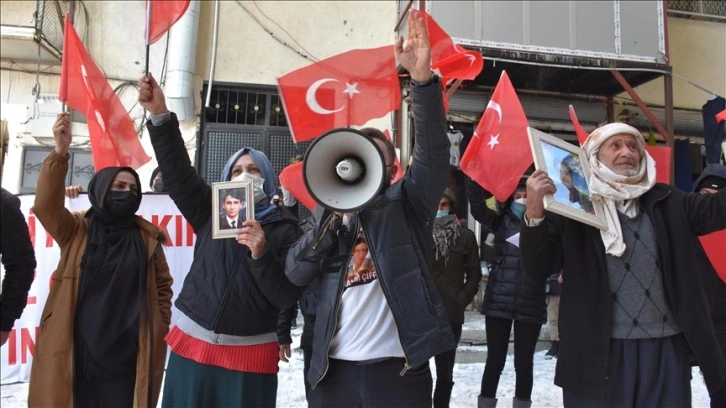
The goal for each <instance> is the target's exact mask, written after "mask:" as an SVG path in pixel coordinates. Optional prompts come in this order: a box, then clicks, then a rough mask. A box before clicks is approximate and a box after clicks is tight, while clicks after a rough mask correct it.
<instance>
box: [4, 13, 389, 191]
mask: <svg viewBox="0 0 726 408" xmlns="http://www.w3.org/2000/svg"><path fill="white" fill-rule="evenodd" d="M83 4H85V6H86V8H87V11H88V20H89V21H88V22H86V21H85V20H86V19H85V15H84V13H83V12H82V9H81V12H80V13H79V15H78V17H77V18H76V21H75V27H76V31H77V32H78V33H79V35H80V36H81V37H82V38H83V39H84V41H85V44H86V48H87V49H88V50H89V52H90V53H91V55H92V56H93V57H94V59H95V60H96V62H97V63H98V65H99V66H100V67H101V69H103V71H104V72H105V73H106V76H107V77H109V78H110V83H111V86H112V87H116V86H119V85H120V84H122V83H123V82H124V81H136V80H138V78H139V77H140V76H141V75H142V74H143V71H144V63H145V61H144V58H145V45H144V21H145V6H144V4H145V2H144V1H140V0H137V1H84V2H83ZM35 7H36V2H34V1H2V2H0V23H2V24H4V25H24V26H32V25H33V24H34V23H33V19H32V16H33V13H34V11H35ZM77 7H80V3H77ZM396 13H397V2H396V1H394V0H386V1H255V2H252V1H241V2H236V1H221V2H220V15H219V34H218V43H217V59H216V69H215V75H214V81H219V82H228V83H246V84H264V85H275V83H276V78H277V77H279V76H281V75H284V74H286V73H288V72H290V71H292V70H295V69H297V68H301V67H303V66H306V65H308V64H311V63H313V61H314V60H316V59H324V58H327V57H330V56H333V55H336V54H339V53H342V52H345V51H348V50H351V49H355V48H372V47H377V46H381V45H386V44H392V43H393V42H394V40H395V35H394V31H393V28H394V26H395V24H396V21H397V18H398V16H397V14H396ZM213 22H214V2H213V1H207V0H205V1H202V3H201V10H200V21H199V32H198V38H197V45H196V73H195V89H194V100H195V108H196V109H195V111H196V113H197V115H198V114H199V112H200V108H201V104H202V98H201V96H200V94H201V91H202V84H203V83H204V81H206V80H207V79H208V77H209V66H210V57H211V50H212V44H211V41H212V33H213ZM29 46H34V43H30V44H29ZM165 48H166V38H162V39H161V40H159V41H158V42H157V43H156V44H153V45H152V46H151V55H150V58H149V60H150V64H149V65H150V72H151V73H152V74H153V75H154V76H155V77H156V78H159V77H160V76H161V68H162V64H163V59H164V51H165ZM1 53H2V50H0V54H1ZM301 54H304V55H307V56H308V57H309V58H305V57H303V56H301ZM0 68H1V69H0V95H1V96H2V109H0V116H2V118H3V119H5V118H7V120H8V121H9V128H10V135H11V143H10V148H11V151H10V154H9V156H8V158H7V159H6V164H5V166H4V171H3V176H2V185H3V187H5V188H7V189H8V190H10V191H13V192H17V191H18V185H19V181H20V165H21V164H20V161H21V157H19V156H20V152H21V151H20V145H21V144H22V143H23V142H24V141H27V140H28V138H27V135H25V134H23V133H24V132H28V131H29V127H28V128H27V129H26V126H25V125H22V122H24V121H26V120H27V119H28V117H29V116H30V115H32V113H33V104H34V96H33V95H32V94H31V91H32V89H33V86H34V84H35V77H36V75H35V70H36V67H35V65H27V64H25V65H19V64H17V63H13V62H12V61H8V60H7V59H6V58H2V64H1V65H0ZM21 71H22V72H21ZM41 71H42V74H41V75H40V76H39V82H40V84H41V89H42V93H57V89H58V83H59V79H60V76H59V72H60V65H57V66H41ZM120 96H121V100H122V102H123V103H124V106H126V108H127V109H131V108H132V106H134V105H135V102H136V96H137V94H136V91H135V89H133V87H127V88H126V90H125V91H124V92H123V93H122V94H121V95H120ZM23 112H25V113H23ZM141 113H142V110H141V109H139V107H138V105H137V106H136V107H135V108H134V110H132V112H131V116H132V118H134V119H136V120H140V115H141ZM196 122H197V121H191V122H189V123H186V124H183V125H182V134H183V136H184V138H185V140H187V141H188V144H187V146H188V148H189V153H190V156H191V158H192V160H194V154H195V151H194V150H195V145H196V144H195V140H194V137H195V131H196V126H197V123H196ZM376 125H378V126H390V120H387V121H384V123H376ZM49 136H52V135H49ZM13 141H14V142H13ZM49 141H50V142H52V139H51V140H49ZM142 144H143V145H144V148H145V149H146V151H147V153H148V154H149V155H150V156H152V157H153V150H152V149H151V146H150V143H149V142H148V136H147V135H146V134H144V136H143V137H142ZM155 167H156V161H155V160H152V162H150V163H148V164H146V165H144V166H143V167H141V168H140V169H139V174H140V176H141V179H142V180H147V179H148V178H149V176H150V174H151V171H152V170H153V169H154V168H155ZM145 188H147V187H145Z"/></svg>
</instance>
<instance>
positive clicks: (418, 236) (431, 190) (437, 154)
mask: <svg viewBox="0 0 726 408" xmlns="http://www.w3.org/2000/svg"><path fill="white" fill-rule="evenodd" d="M403 40H404V39H403V38H398V39H397V41H396V45H395V53H396V57H397V59H398V61H399V63H400V64H401V66H403V67H404V68H405V69H406V70H408V72H409V73H410V74H411V82H412V84H413V86H412V91H411V93H412V96H413V107H412V108H413V116H414V122H415V132H416V133H415V140H416V144H415V146H414V150H413V163H412V164H411V166H410V168H409V171H408V172H407V173H406V175H405V176H404V177H403V179H401V180H400V181H398V182H396V183H394V184H392V185H391V180H392V179H393V177H394V175H395V174H396V170H397V169H396V165H395V150H394V148H393V145H392V144H391V142H390V141H389V140H388V139H387V138H386V137H385V136H384V135H383V133H381V132H380V131H379V130H377V129H372V128H366V129H362V130H361V131H353V130H350V132H339V133H340V135H339V137H338V138H346V137H350V138H356V137H358V138H360V137H363V138H367V139H366V140H369V141H370V142H371V143H372V144H373V145H374V146H375V149H374V150H378V151H379V152H380V153H379V155H380V156H382V160H379V161H381V162H382V163H381V164H380V165H376V164H375V162H376V160H367V159H365V157H363V156H366V153H365V152H363V154H360V155H356V154H349V153H345V154H342V155H341V154H338V155H336V156H342V158H340V157H339V158H336V159H335V160H332V161H331V162H330V165H329V166H328V169H327V170H326V169H323V170H317V171H313V170H311V171H312V173H314V174H316V175H318V174H317V173H326V172H327V173H328V174H330V177H329V178H330V181H326V182H324V183H322V185H315V181H316V180H313V178H315V179H317V178H316V177H307V173H308V171H307V170H305V173H306V183H307V185H308V188H309V189H310V190H311V193H312V195H313V196H314V198H315V199H316V201H318V203H320V204H321V205H320V206H318V208H317V210H316V211H315V213H314V215H315V216H316V219H317V220H318V222H317V224H316V226H315V228H312V229H311V230H310V231H308V232H307V233H306V234H305V235H304V236H303V237H302V238H301V239H300V240H299V241H298V242H297V243H296V244H295V245H294V246H293V247H292V248H291V249H290V251H289V253H288V256H287V264H286V274H287V276H288V278H289V279H290V281H291V282H292V283H294V284H296V285H299V286H304V285H306V284H308V283H309V282H312V281H313V280H314V279H316V278H320V297H319V301H318V304H317V311H316V312H317V319H316V324H315V334H314V338H313V339H314V340H313V341H314V345H313V357H312V362H311V367H310V370H309V373H308V376H307V380H308V381H309V383H310V384H311V386H312V389H311V390H310V392H309V394H308V403H309V405H310V406H311V407H320V406H363V407H367V406H397V407H404V406H416V407H424V406H429V407H430V406H431V402H432V399H431V392H432V377H431V371H430V369H429V366H428V361H429V359H430V358H431V357H433V356H435V355H437V354H440V353H442V352H444V351H447V350H451V349H453V348H454V347H455V344H454V339H453V335H452V332H451V329H450V327H449V322H448V319H447V316H446V312H445V310H444V307H443V305H442V303H441V299H440V297H439V294H438V291H437V289H436V285H435V283H434V281H433V279H432V277H431V254H432V253H433V248H432V238H431V237H432V226H433V221H434V219H435V216H436V212H437V209H438V204H439V199H440V198H441V196H442V194H443V192H444V188H445V187H446V184H447V182H448V179H449V139H448V138H447V136H446V115H445V113H444V107H443V100H442V93H441V88H440V84H439V79H438V78H437V77H436V76H434V75H433V74H432V72H431V69H430V63H431V45H430V44H429V40H428V31H427V28H426V24H425V22H424V20H423V18H422V17H421V15H420V14H419V12H418V11H412V12H411V14H410V15H409V19H408V35H407V38H406V41H405V42H404V41H403ZM346 133H350V135H347V136H346ZM354 134H358V135H357V136H356V135H354ZM360 134H362V136H361V135H360ZM321 138H322V137H321ZM327 139H331V138H327ZM331 140H333V139H331ZM320 143H325V145H326V146H327V147H328V149H327V150H326V151H327V152H328V155H332V154H331V153H330V150H329V149H331V148H332V149H334V150H338V153H341V152H342V148H340V149H339V148H338V147H337V144H336V143H334V142H322V141H321V142H320ZM371 143H368V144H371ZM352 144H354V145H359V146H361V150H368V148H367V147H364V146H366V143H365V142H360V143H358V142H353V143H352ZM341 145H342V143H341ZM310 150H311V151H309V152H308V156H307V157H306V160H305V161H306V162H307V161H309V160H310V158H311V155H314V153H315V152H316V151H318V150H320V149H319V148H315V147H314V145H311V147H310ZM321 156H323V155H321ZM359 156H360V157H363V159H361V158H360V157H359ZM373 156H375V155H373ZM349 157H350V158H351V159H350V160H349ZM321 161H322V160H321ZM356 161H358V162H359V163H358V164H360V163H362V166H360V168H357V167H358V166H357V164H356V163H354V164H352V165H351V164H350V163H351V162H356ZM310 162H311V163H315V160H311V161H310ZM319 162H320V161H318V163H319ZM341 163H342V166H352V167H346V168H341ZM381 166H382V167H383V168H382V169H379V168H378V167H381ZM379 170H380V171H381V172H382V173H383V175H382V177H381V178H382V179H383V180H384V181H383V182H381V183H380V184H381V185H380V186H378V185H376V186H375V187H374V188H370V187H368V186H367V183H366V179H367V178H369V177H370V178H372V179H376V178H377V177H374V176H375V175H376V174H378V171H379ZM349 171H353V172H354V173H355V174H356V177H348V172H349ZM371 174H372V175H373V176H371ZM359 176H360V177H359ZM360 178H362V179H363V180H362V181H361V180H359V179H360ZM338 179H340V180H342V181H341V183H342V184H341V185H343V184H347V185H353V186H358V185H359V186H362V187H353V190H351V191H350V194H356V188H358V190H357V191H358V192H362V193H363V194H364V195H365V194H367V193H368V192H371V191H372V192H373V194H372V197H365V199H364V200H362V201H361V202H355V203H353V204H350V203H347V200H346V199H345V197H333V198H332V199H331V197H325V192H326V191H328V190H329V191H334V190H335V189H334V188H330V186H335V183H337V181H335V182H334V181H333V180H338ZM336 203H342V204H336ZM360 236H362V237H363V238H365V240H366V242H367V243H368V250H369V253H370V257H371V260H372V261H373V264H374V265H375V274H368V275H367V276H368V277H367V278H366V280H365V282H358V284H356V285H349V286H347V287H346V285H344V283H345V282H344V280H345V276H346V266H347V265H348V260H349V259H350V257H351V256H352V251H353V248H354V244H355V242H356V239H357V238H358V237H360Z"/></svg>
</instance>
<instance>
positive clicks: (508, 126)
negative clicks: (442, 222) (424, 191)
mask: <svg viewBox="0 0 726 408" xmlns="http://www.w3.org/2000/svg"><path fill="white" fill-rule="evenodd" d="M527 125H528V123H527V116H525V114H524V109H522V104H521V103H520V102H519V98H518V97H517V93H516V92H515V91H514V87H513V86H512V82H511V81H510V80H509V76H508V75H507V73H506V71H502V76H501V77H500V78H499V83H498V84H497V87H496V89H494V93H493V94H492V97H491V99H490V100H489V103H488V104H487V107H486V109H485V110H484V113H483V114H482V118H481V120H480V121H479V125H478V126H477V127H476V130H475V131H474V136H473V137H472V138H471V141H470V142H469V145H468V146H467V147H466V151H465V152H464V156H463V157H462V158H461V161H460V162H459V167H460V168H461V170H462V171H463V172H464V173H465V174H466V175H467V176H469V177H471V178H472V179H473V180H474V181H476V182H477V183H478V184H479V185H480V186H482V187H484V188H485V189H486V190H487V191H489V192H491V193H492V194H493V195H494V197H496V198H497V200H499V201H500V202H504V201H506V200H507V199H508V198H509V196H510V195H511V194H512V193H513V192H514V189H515V188H517V183H519V179H520V178H521V177H522V174H524V172H525V171H526V170H527V168H528V167H529V166H530V165H531V164H532V152H531V149H530V147H529V137H528V136H527Z"/></svg>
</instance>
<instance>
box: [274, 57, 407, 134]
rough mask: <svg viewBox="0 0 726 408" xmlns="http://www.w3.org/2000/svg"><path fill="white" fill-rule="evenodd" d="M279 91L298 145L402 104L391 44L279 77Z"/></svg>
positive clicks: (330, 60) (328, 59) (378, 115)
mask: <svg viewBox="0 0 726 408" xmlns="http://www.w3.org/2000/svg"><path fill="white" fill-rule="evenodd" d="M277 86H278V89H279V91H280V97H281V99H282V102H283V106H284V108H285V115H286V116H287V121H288V124H289V125H290V131H291V132H292V137H293V140H294V141H295V143H300V142H303V141H306V140H310V139H314V138H316V137H318V136H320V135H322V134H323V133H325V132H327V131H329V130H331V129H334V128H341V127H351V126H360V125H364V124H365V123H366V122H368V121H369V120H371V119H375V118H380V117H382V116H384V115H386V114H388V113H389V112H391V111H393V110H396V109H397V108H398V106H399V104H400V102H401V89H400V88H399V83H398V72H397V71H396V60H395V56H394V52H393V46H392V45H390V46H385V47H379V48H370V49H358V50H352V51H348V52H344V53H342V54H338V55H335V56H333V57H330V58H327V59H324V60H322V61H318V62H316V63H314V64H312V65H308V66H306V67H303V68H300V69H297V70H295V71H292V72H290V73H288V74H286V75H283V76H281V77H280V78H278V79H277Z"/></svg>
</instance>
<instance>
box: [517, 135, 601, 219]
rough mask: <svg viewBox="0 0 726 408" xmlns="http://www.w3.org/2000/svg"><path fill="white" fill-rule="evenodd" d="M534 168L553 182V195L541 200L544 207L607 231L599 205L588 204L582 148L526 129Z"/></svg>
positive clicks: (591, 202)
mask: <svg viewBox="0 0 726 408" xmlns="http://www.w3.org/2000/svg"><path fill="white" fill-rule="evenodd" d="M527 132H528V134H529V145H530V147H531V148H532V157H533V158H534V166H535V168H537V170H544V171H545V172H546V173H547V175H549V176H550V178H551V179H552V181H554V182H555V187H556V188H557V191H556V192H555V194H547V195H545V196H544V199H543V201H544V207H545V209H546V210H547V211H552V212H553V213H557V214H560V215H563V216H565V217H568V218H572V219H573V220H577V221H580V222H584V223H585V224H588V225H592V226H593V227H596V228H600V229H606V228H607V224H606V223H605V217H604V214H603V208H602V204H600V203H599V202H594V201H592V200H591V198H590V197H591V192H590V186H589V184H588V180H590V166H589V165H588V164H587V155H586V154H585V151H584V150H582V149H581V148H579V147H577V146H575V145H572V144H570V143H567V142H566V141H564V140H562V139H559V138H556V137H554V136H552V135H548V134H547V133H544V132H540V131H539V130H537V129H532V128H531V127H530V128H527Z"/></svg>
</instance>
